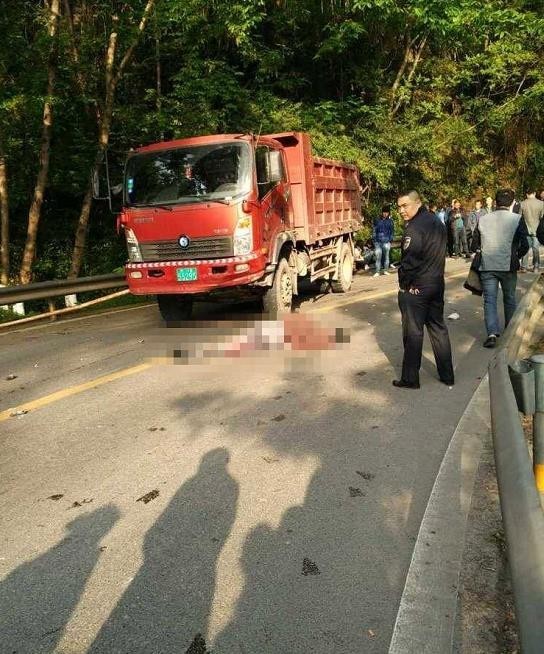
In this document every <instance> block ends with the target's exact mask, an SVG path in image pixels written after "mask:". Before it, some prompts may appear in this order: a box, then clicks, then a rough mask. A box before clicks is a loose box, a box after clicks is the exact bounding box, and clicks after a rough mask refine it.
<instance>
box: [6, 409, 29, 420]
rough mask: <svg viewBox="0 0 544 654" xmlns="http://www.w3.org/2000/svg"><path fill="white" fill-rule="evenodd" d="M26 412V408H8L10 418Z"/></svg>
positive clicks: (23, 414)
mask: <svg viewBox="0 0 544 654" xmlns="http://www.w3.org/2000/svg"><path fill="white" fill-rule="evenodd" d="M27 413H28V409H10V414H9V417H10V418H17V417H19V416H25V415H26V414H27Z"/></svg>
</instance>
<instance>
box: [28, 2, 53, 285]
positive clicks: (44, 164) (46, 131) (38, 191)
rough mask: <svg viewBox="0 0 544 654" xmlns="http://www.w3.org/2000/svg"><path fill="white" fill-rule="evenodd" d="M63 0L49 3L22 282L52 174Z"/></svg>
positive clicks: (29, 275) (29, 277) (30, 269)
mask: <svg viewBox="0 0 544 654" xmlns="http://www.w3.org/2000/svg"><path fill="white" fill-rule="evenodd" d="M59 3H60V0H51V1H50V4H49V30H48V31H49V38H50V40H51V45H50V47H49V59H48V62H47V95H46V99H45V102H44V106H43V121H42V140H41V147H40V167H39V170H38V177H37V179H36V185H35V187H34V195H33V198H32V203H31V205H30V209H29V212H28V227H27V235H26V242H25V249H24V252H23V259H22V262H21V268H20V271H19V278H20V280H21V284H28V283H29V282H30V280H31V276H32V263H33V262H34V257H35V256H36V238H37V235H38V225H39V222H40V217H41V212H42V204H43V196H44V193H45V187H46V185H47V178H48V175H49V156H50V150H51V133H52V128H53V108H52V99H53V93H54V91H55V80H56V72H57V38H56V37H57V31H58V23H59Z"/></svg>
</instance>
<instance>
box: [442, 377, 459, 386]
mask: <svg viewBox="0 0 544 654" xmlns="http://www.w3.org/2000/svg"><path fill="white" fill-rule="evenodd" d="M440 381H441V382H442V383H443V384H446V386H454V385H455V379H441V380H440Z"/></svg>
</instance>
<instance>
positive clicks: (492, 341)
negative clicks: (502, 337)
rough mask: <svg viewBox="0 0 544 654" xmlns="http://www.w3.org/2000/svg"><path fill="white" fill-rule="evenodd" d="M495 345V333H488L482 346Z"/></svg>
mask: <svg viewBox="0 0 544 654" xmlns="http://www.w3.org/2000/svg"><path fill="white" fill-rule="evenodd" d="M496 345H497V337H496V336H495V334H490V335H489V336H488V337H487V338H486V340H485V342H484V347H496Z"/></svg>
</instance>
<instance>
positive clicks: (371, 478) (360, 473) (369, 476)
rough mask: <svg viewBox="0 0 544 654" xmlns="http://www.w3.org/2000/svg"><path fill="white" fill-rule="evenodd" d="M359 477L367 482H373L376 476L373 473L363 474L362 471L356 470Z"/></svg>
mask: <svg viewBox="0 0 544 654" xmlns="http://www.w3.org/2000/svg"><path fill="white" fill-rule="evenodd" d="M355 472H356V473H357V474H358V475H359V477H362V478H363V479H366V480H367V481H372V480H373V479H374V477H375V476H376V475H375V474H373V473H372V472H362V471H361V470H356V471H355Z"/></svg>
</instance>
